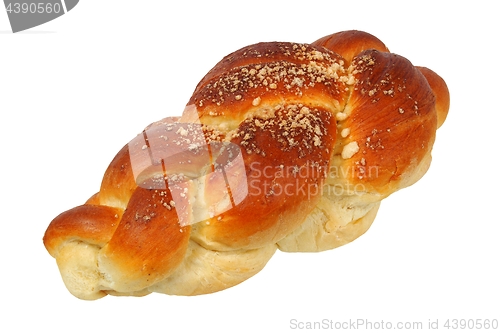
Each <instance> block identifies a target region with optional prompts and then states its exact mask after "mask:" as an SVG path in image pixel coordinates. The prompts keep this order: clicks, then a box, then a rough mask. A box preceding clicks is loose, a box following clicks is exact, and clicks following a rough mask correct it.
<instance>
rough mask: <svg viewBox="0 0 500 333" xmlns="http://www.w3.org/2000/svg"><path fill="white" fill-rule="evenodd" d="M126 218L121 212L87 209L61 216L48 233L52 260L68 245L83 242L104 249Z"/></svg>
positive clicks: (91, 206)
mask: <svg viewBox="0 0 500 333" xmlns="http://www.w3.org/2000/svg"><path fill="white" fill-rule="evenodd" d="M121 216H122V211H121V210H120V209H118V208H114V207H109V206H100V205H83V206H78V207H75V208H73V209H70V210H68V211H66V212H64V213H62V214H60V215H59V216H57V217H56V218H55V219H54V220H53V221H52V222H51V223H50V225H49V227H48V228H47V230H46V231H45V235H44V237H43V242H44V245H45V247H46V248H47V250H48V251H49V253H50V254H51V255H52V256H54V257H55V256H57V253H58V250H59V248H60V246H61V245H62V244H63V243H64V242H66V241H82V242H86V243H89V244H92V245H97V246H104V245H105V244H106V243H107V242H108V241H109V240H110V239H111V237H112V236H113V233H114V231H115V229H116V228H117V226H118V224H119V222H120V219H121Z"/></svg>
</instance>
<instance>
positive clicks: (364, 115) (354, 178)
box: [44, 31, 449, 299]
mask: <svg viewBox="0 0 500 333" xmlns="http://www.w3.org/2000/svg"><path fill="white" fill-rule="evenodd" d="M448 108H449V92H448V88H447V87H446V83H445V82H444V80H443V79H442V78H440V77H439V76H438V75H437V74H436V73H434V72H432V71H431V70H429V69H427V68H424V67H414V66H413V65H412V64H411V63H410V62H409V61H408V60H407V59H405V58H403V57H401V56H398V55H395V54H392V53H389V50H388V49H387V47H386V46H385V45H384V44H383V43H382V42H381V41H380V40H379V39H378V38H376V37H374V36H372V35H370V34H367V33H365V32H360V31H345V32H340V33H336V34H332V35H329V36H326V37H324V38H321V39H319V40H317V41H316V42H314V43H312V44H298V43H284V42H273V43H258V44H254V45H250V46H247V47H244V48H242V49H241V50H238V51H236V52H234V53H232V54H230V55H228V56H227V57H225V58H224V59H223V60H222V61H220V62H219V63H218V64H216V66H215V67H214V68H213V69H212V70H211V71H209V73H208V74H207V75H206V76H205V77H204V78H203V79H202V80H201V81H200V83H199V84H198V85H197V87H196V89H195V91H194V93H193V95H192V97H191V99H190V100H189V103H188V105H187V107H186V110H185V111H184V113H183V114H182V115H181V117H179V118H165V119H163V120H161V121H158V122H155V123H153V124H151V125H150V126H148V127H147V128H146V129H145V130H144V131H143V132H142V133H141V134H140V135H138V136H137V137H136V138H134V139H133V140H131V141H130V142H129V144H127V145H126V146H124V147H123V149H122V150H120V152H119V153H118V154H117V155H116V157H115V158H114V159H113V161H112V162H111V164H110V166H109V167H108V169H107V170H106V172H105V174H104V177H103V181H102V184H101V188H100V191H99V192H98V193H97V194H95V195H93V196H92V197H90V198H89V200H87V202H86V203H85V204H84V205H82V206H79V207H75V208H73V209H70V210H69V211H67V212H64V213H62V214H61V215H59V216H58V217H56V218H55V219H54V220H53V221H52V223H51V224H50V225H49V227H48V229H47V231H46V233H45V236H44V244H45V246H46V248H47V250H48V251H49V253H50V254H51V255H52V256H54V257H55V258H56V261H57V264H58V266H59V269H60V271H61V276H62V278H63V281H64V283H65V284H66V286H67V288H68V289H69V290H70V291H71V293H73V294H74V295H75V296H77V297H79V298H82V299H97V298H100V297H103V296H105V295H107V294H110V295H135V296H141V295H147V294H148V293H150V292H162V293H167V294H176V295H198V294H203V293H211V292H216V291H219V290H222V289H224V288H229V287H231V286H234V285H236V284H238V283H240V282H242V281H244V280H246V279H248V278H249V277H251V276H253V275H254V274H256V273H257V272H259V271H260V270H261V269H262V268H263V267H264V266H265V265H266V263H267V261H268V260H269V259H270V258H271V257H272V255H273V253H274V252H275V251H276V249H277V248H279V249H280V250H282V251H288V252H296V251H324V250H327V249H332V248H335V247H338V246H341V245H343V244H346V243H348V242H350V241H352V240H354V239H356V238H357V237H359V236H360V235H362V234H363V233H364V232H366V230H368V228H369V227H370V225H371V223H372V222H373V220H374V218H375V215H376V213H377V210H378V208H379V205H380V201H381V200H382V199H383V198H385V197H387V196H388V195H390V194H391V193H393V192H395V191H397V190H399V189H401V188H404V187H406V186H409V185H411V184H413V183H414V182H416V181H417V180H418V179H420V177H422V176H423V175H424V173H425V172H426V170H427V168H428V167H429V164H430V160H431V150H432V146H433V143H434V140H435V132H436V129H437V127H439V126H440V125H441V124H442V123H443V122H444V120H445V118H446V115H447V112H448Z"/></svg>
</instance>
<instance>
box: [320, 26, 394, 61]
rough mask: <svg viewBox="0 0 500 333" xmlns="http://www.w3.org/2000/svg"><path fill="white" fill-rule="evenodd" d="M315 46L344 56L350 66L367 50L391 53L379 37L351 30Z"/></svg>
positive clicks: (330, 37) (327, 37)
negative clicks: (355, 58) (354, 59)
mask: <svg viewBox="0 0 500 333" xmlns="http://www.w3.org/2000/svg"><path fill="white" fill-rule="evenodd" d="M312 44H313V45H317V46H323V47H326V48H327V49H329V50H331V51H334V52H335V53H337V54H339V55H340V56H342V57H343V58H344V59H346V60H347V62H348V63H349V64H350V63H351V62H352V60H353V58H354V57H356V56H357V55H358V54H360V53H361V52H363V51H366V50H371V49H374V50H378V51H381V52H389V49H388V48H387V47H386V46H385V44H384V43H383V42H382V41H381V40H380V39H378V38H377V37H375V36H373V35H371V34H369V33H366V32H364V31H358V30H349V31H341V32H337V33H334V34H331V35H328V36H325V37H323V38H320V39H318V40H317V41H315V42H314V43H312Z"/></svg>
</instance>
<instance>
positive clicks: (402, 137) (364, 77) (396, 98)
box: [340, 50, 436, 195]
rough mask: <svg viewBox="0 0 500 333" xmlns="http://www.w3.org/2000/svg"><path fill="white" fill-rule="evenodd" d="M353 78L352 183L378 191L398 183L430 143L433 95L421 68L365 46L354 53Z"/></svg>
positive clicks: (350, 111)
mask: <svg viewBox="0 0 500 333" xmlns="http://www.w3.org/2000/svg"><path fill="white" fill-rule="evenodd" d="M354 65H355V67H354V72H355V74H354V76H355V77H356V81H357V83H356V84H355V85H354V89H353V92H352V94H351V96H350V99H349V102H348V106H347V110H348V111H347V112H346V113H348V114H349V116H348V117H347V119H346V120H345V121H343V122H340V124H341V126H342V128H349V130H350V135H349V136H348V138H346V141H348V142H356V144H357V146H358V147H359V151H358V152H357V153H356V154H354V155H353V156H352V157H351V158H349V159H348V161H349V167H350V168H353V169H354V170H355V172H353V173H350V176H351V177H350V178H351V179H350V182H351V183H362V184H363V185H364V187H365V188H366V189H369V190H370V191H376V192H379V193H381V194H382V195H386V194H389V193H392V192H394V190H395V189H397V188H400V187H401V186H400V181H401V177H402V176H403V175H406V174H407V173H408V172H411V171H412V169H414V168H415V167H417V165H418V164H419V163H420V161H422V160H424V156H425V155H426V154H428V153H429V152H430V150H431V148H432V145H433V143H434V138H435V132H436V112H435V97H434V94H433V93H432V90H430V89H429V85H428V84H427V81H426V79H425V77H424V76H423V75H421V73H420V71H419V70H417V69H416V68H415V67H414V66H413V65H412V64H411V63H410V62H409V61H408V60H407V59H405V58H403V57H401V56H398V55H395V54H392V53H386V52H379V51H376V50H368V51H364V52H362V53H361V54H359V55H358V56H357V57H356V58H354Z"/></svg>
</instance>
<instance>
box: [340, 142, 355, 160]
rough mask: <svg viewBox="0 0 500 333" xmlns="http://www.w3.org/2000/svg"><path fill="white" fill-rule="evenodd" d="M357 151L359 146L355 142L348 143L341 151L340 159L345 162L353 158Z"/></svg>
mask: <svg viewBox="0 0 500 333" xmlns="http://www.w3.org/2000/svg"><path fill="white" fill-rule="evenodd" d="M358 151H359V146H358V143H357V142H356V141H352V142H349V143H348V144H346V145H345V146H344V148H343V149H342V158H343V159H345V160H347V159H349V158H351V157H353V156H354V154H356V153H357V152H358Z"/></svg>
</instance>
